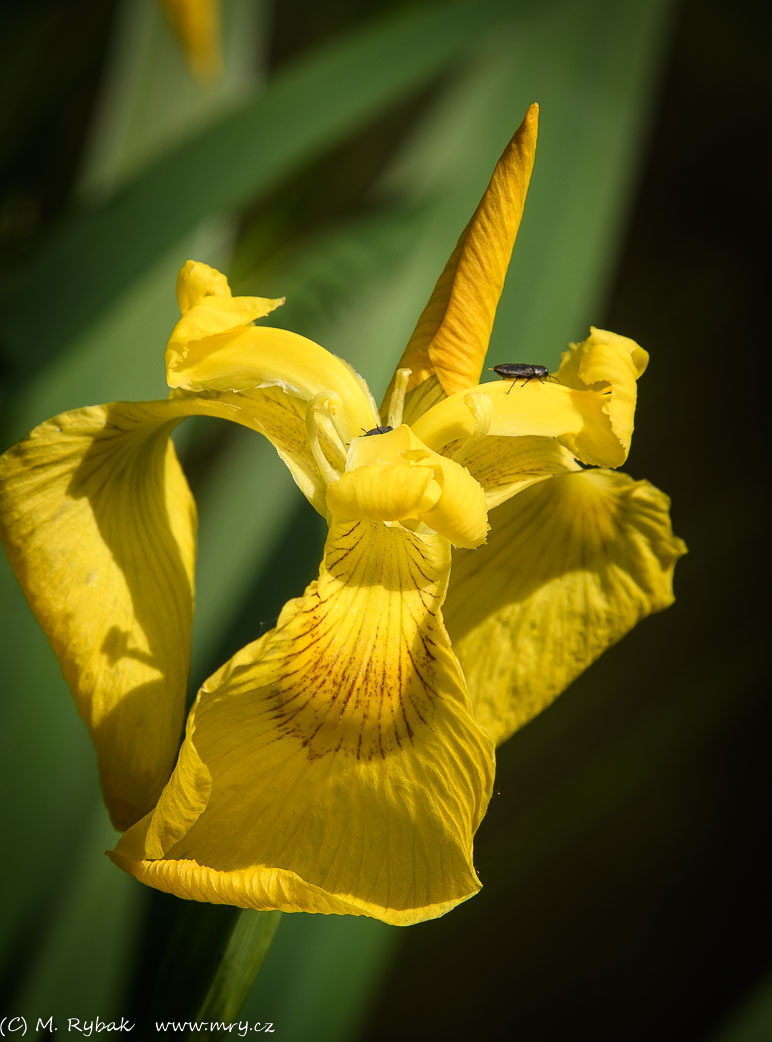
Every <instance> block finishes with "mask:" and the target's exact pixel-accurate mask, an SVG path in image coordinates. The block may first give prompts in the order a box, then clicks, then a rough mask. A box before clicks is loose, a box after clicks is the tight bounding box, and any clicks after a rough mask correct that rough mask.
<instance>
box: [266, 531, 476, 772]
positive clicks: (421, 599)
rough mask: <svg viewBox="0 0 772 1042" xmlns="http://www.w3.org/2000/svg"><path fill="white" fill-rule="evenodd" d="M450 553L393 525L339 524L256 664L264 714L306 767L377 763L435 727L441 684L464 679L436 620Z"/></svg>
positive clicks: (457, 685) (459, 684)
mask: <svg viewBox="0 0 772 1042" xmlns="http://www.w3.org/2000/svg"><path fill="white" fill-rule="evenodd" d="M448 564H449V549H448V545H447V543H446V541H445V540H442V539H441V538H440V537H437V536H432V537H430V538H429V539H428V540H427V539H425V538H423V537H419V536H416V535H414V534H413V533H411V532H408V531H406V530H405V529H402V528H399V527H396V526H395V527H387V526H386V525H383V524H379V523H370V522H355V523H353V524H351V523H346V524H342V525H337V526H335V529H334V530H333V532H332V533H331V535H330V539H329V540H328V544H327V550H326V554H325V560H324V564H323V566H322V570H321V573H320V576H319V579H318V580H317V582H316V583H313V584H312V585H311V586H310V587H309V589H308V590H307V592H306V595H305V596H304V597H303V598H302V599H301V600H299V601H295V602H292V604H291V605H290V606H289V610H288V611H287V613H286V615H285V617H284V618H282V619H280V620H279V625H278V626H277V628H276V630H275V633H274V636H273V639H272V640H271V641H270V643H269V645H268V647H267V649H266V652H265V657H264V660H263V662H264V665H265V667H266V668H267V670H268V682H267V685H266V693H267V697H268V700H269V703H270V706H271V708H270V711H269V715H270V717H271V719H272V721H273V722H274V724H275V726H276V727H277V729H278V731H279V733H280V734H281V735H282V736H283V737H286V738H293V739H295V740H296V741H298V742H299V743H300V744H301V745H302V746H303V748H304V749H305V750H306V751H307V754H308V757H309V759H311V760H315V759H318V758H319V757H322V756H326V755H329V754H331V753H335V752H340V753H342V754H344V755H348V756H352V757H354V758H355V759H357V760H371V759H373V758H376V757H380V758H382V759H385V758H386V757H388V756H389V755H390V754H392V753H395V752H397V751H398V750H400V749H401V748H402V747H403V745H405V744H406V743H412V742H413V741H414V740H415V739H416V736H417V735H418V734H419V733H420V732H421V731H422V730H424V729H426V728H431V727H432V720H433V718H434V716H435V706H436V705H437V702H438V699H439V697H440V688H442V689H443V690H446V689H447V688H448V686H450V687H451V688H452V689H453V690H459V689H462V690H463V681H462V680H461V678H460V672H459V671H458V666H457V663H456V661H455V658H454V656H453V655H452V652H451V651H450V644H449V641H448V637H447V634H446V632H445V629H444V625H443V623H442V622H441V620H439V619H438V612H439V609H440V606H441V604H442V600H443V598H444V594H445V587H446V579H447V573H448Z"/></svg>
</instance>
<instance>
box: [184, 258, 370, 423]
mask: <svg viewBox="0 0 772 1042" xmlns="http://www.w3.org/2000/svg"><path fill="white" fill-rule="evenodd" d="M177 296H178V300H179V302H180V308H181V309H182V311H183V314H182V317H181V318H180V320H179V322H178V323H177V325H176V326H175V328H174V330H173V332H172V335H171V337H170V338H169V343H168V346H167V350H166V379H167V382H168V384H169V386H170V387H172V388H174V389H180V390H184V391H193V392H211V391H217V392H227V391H238V392H250V391H253V390H255V389H258V388H265V387H279V388H281V389H282V390H284V391H286V392H287V393H288V394H292V395H294V396H296V397H298V398H300V399H301V400H303V401H305V402H308V401H310V400H311V399H312V398H314V397H315V396H316V395H318V394H320V393H322V392H333V393H334V394H337V395H338V397H339V398H340V400H341V403H342V411H341V425H342V433H343V434H344V435H345V437H346V439H347V440H350V439H351V438H354V437H357V436H358V435H359V434H361V433H362V431H363V430H365V431H366V430H370V429H371V428H373V427H376V426H377V425H378V422H379V420H378V412H377V410H376V408H375V404H374V402H373V400H372V397H371V396H370V393H369V391H368V389H367V384H366V383H365V382H364V380H363V379H362V378H361V377H360V376H359V375H358V373H356V372H355V371H354V370H353V369H352V368H351V366H349V365H348V363H346V362H344V361H343V360H342V359H340V358H337V357H336V356H335V355H332V354H330V352H329V351H325V349H324V348H323V347H320V346H319V345H318V344H315V343H314V342H313V341H312V340H308V339H306V337H302V336H299V335H298V334H296V333H290V332H288V331H287V330H284V329H272V328H268V327H256V326H252V325H250V324H249V323H251V322H252V321H253V320H254V319H257V318H262V317H263V316H264V315H267V314H268V313H269V312H270V311H272V310H273V308H275V307H277V306H278V305H279V304H281V303H282V300H268V299H266V298H262V297H232V296H231V291H230V287H229V286H228V282H227V279H225V277H224V276H223V275H221V274H220V272H218V271H215V269H214V268H210V267H209V266H208V265H206V264H200V263H199V262H196V261H188V262H187V263H186V264H185V266H184V267H183V268H182V270H181V271H180V275H179V279H178V287H177Z"/></svg>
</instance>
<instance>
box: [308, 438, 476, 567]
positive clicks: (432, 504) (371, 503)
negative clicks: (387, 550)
mask: <svg viewBox="0 0 772 1042" xmlns="http://www.w3.org/2000/svg"><path fill="white" fill-rule="evenodd" d="M347 467H348V468H349V469H347V472H346V473H345V474H343V476H342V477H341V478H340V480H339V481H338V482H336V483H335V484H331V485H330V486H329V488H328V489H327V507H328V510H329V512H330V514H331V515H332V516H333V517H335V518H338V519H339V520H362V521H401V522H405V523H413V524H414V525H417V524H421V523H422V524H425V525H427V526H428V527H429V528H430V529H432V531H434V532H438V533H439V534H440V535H444V536H445V538H446V539H449V540H450V541H451V543H453V545H454V546H466V547H473V546H479V545H480V543H482V542H484V541H485V536H486V533H487V531H488V521H487V513H486V508H485V494H484V492H483V490H482V488H481V487H480V485H479V484H478V483H477V482H476V481H475V480H474V478H472V477H471V476H470V474H469V472H468V471H467V470H466V469H465V468H464V467H462V466H460V465H459V464H458V463H456V462H455V461H454V460H450V459H447V458H446V457H444V456H440V455H439V454H438V453H436V452H432V451H431V450H430V449H427V447H426V446H425V445H423V444H422V443H421V441H420V440H419V439H418V438H416V436H415V435H414V434H413V432H412V431H411V430H410V428H409V427H408V426H407V425H405V424H403V425H402V426H400V427H398V428H397V429H396V430H394V431H389V432H388V433H386V434H378V435H371V436H370V437H363V438H357V439H355V440H354V441H353V442H352V443H351V448H350V450H349V459H348V464H347Z"/></svg>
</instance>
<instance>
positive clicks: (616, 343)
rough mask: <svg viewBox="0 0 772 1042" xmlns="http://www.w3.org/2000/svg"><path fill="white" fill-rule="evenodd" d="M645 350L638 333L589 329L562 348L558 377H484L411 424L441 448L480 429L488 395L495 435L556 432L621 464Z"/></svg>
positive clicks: (588, 454) (598, 458)
mask: <svg viewBox="0 0 772 1042" xmlns="http://www.w3.org/2000/svg"><path fill="white" fill-rule="evenodd" d="M647 361H648V355H647V354H646V352H645V351H644V350H643V348H641V347H639V346H638V344H636V343H635V341H633V340H629V339H628V338H627V337H622V336H618V335H617V334H616V333H608V332H606V331H605V330H600V329H594V328H593V329H591V330H590V336H589V337H588V339H587V340H585V341H584V342H583V343H581V344H572V345H571V347H570V349H569V350H568V351H567V352H565V353H564V355H563V361H562V363H561V366H560V369H559V370H558V372H557V374H556V375H555V378H554V379H550V380H538V379H535V380H527V381H499V382H493V381H492V382H488V383H484V384H480V385H479V386H478V387H473V388H470V389H469V390H468V391H466V392H464V393H462V394H454V395H451V396H450V397H448V398H445V399H443V400H442V401H440V402H437V403H436V404H435V405H433V406H432V407H431V408H430V409H428V411H427V412H425V413H424V414H423V415H421V416H420V417H419V418H418V419H417V420H416V421H415V422H414V423H413V429H414V430H415V432H416V434H417V435H418V437H419V438H421V440H422V441H423V442H425V443H426V444H427V445H428V446H430V447H431V448H432V449H434V450H435V451H436V452H447V451H449V450H448V448H447V446H448V445H450V443H452V442H454V441H463V440H464V439H468V438H471V437H473V436H475V435H476V434H477V433H478V426H479V423H478V418H477V417H478V414H479V412H480V409H479V408H478V409H475V408H473V407H472V405H473V404H474V402H475V401H483V402H485V403H486V408H485V410H484V411H485V414H486V416H487V417H488V425H487V427H486V431H485V433H487V434H488V435H490V436H492V437H509V438H514V437H517V438H520V437H543V438H558V439H559V440H560V442H561V444H562V445H564V446H565V447H566V448H568V449H569V450H570V451H571V452H572V453H573V455H574V456H576V457H578V458H579V459H581V460H582V462H584V463H589V464H593V465H595V466H603V467H618V466H620V465H621V464H622V463H624V461H625V459H626V458H627V454H628V452H629V449H630V439H631V437H632V432H633V420H634V416H635V402H636V380H637V379H638V377H639V376H640V375H641V373H643V371H644V370H645V368H646V363H647Z"/></svg>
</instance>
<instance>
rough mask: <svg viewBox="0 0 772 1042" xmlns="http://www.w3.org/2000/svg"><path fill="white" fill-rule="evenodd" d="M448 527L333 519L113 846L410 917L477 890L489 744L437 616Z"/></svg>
mask: <svg viewBox="0 0 772 1042" xmlns="http://www.w3.org/2000/svg"><path fill="white" fill-rule="evenodd" d="M449 566H450V548H449V545H448V543H447V542H446V541H445V540H444V539H442V538H440V537H437V536H433V537H429V538H426V539H424V538H420V537H418V536H415V535H413V534H411V533H408V532H405V531H403V530H401V529H398V528H389V527H387V526H385V525H382V524H377V523H376V524H368V523H362V522H360V523H353V524H351V523H349V524H336V525H334V526H333V528H332V530H331V532H330V536H329V539H328V542H327V546H326V548H325V559H324V562H323V565H322V568H321V571H320V575H319V579H318V580H317V581H316V582H314V583H312V584H311V586H310V587H309V588H308V590H307V591H306V593H305V595H304V596H303V597H302V598H299V599H298V600H295V601H291V602H290V603H289V604H288V605H286V607H285V608H284V610H283V612H282V614H281V616H280V618H279V623H278V626H277V628H276V629H275V630H274V631H272V632H271V633H270V634H267V635H266V636H265V637H263V638H261V640H260V641H258V642H257V643H256V644H254V645H250V646H249V647H247V648H245V649H244V650H243V651H241V652H240V653H239V654H238V655H237V656H236V657H235V658H234V659H233V660H232V661H231V662H230V663H228V664H227V665H226V666H225V667H224V668H223V669H222V670H220V672H219V673H217V674H216V675H215V676H214V677H212V679H211V680H210V681H209V682H208V683H207V684H206V685H205V686H204V688H203V689H202V692H201V694H200V696H199V701H198V703H197V705H196V707H195V709H194V713H193V715H192V718H191V720H190V723H189V727H188V734H187V737H186V740H185V743H184V745H183V748H182V751H181V754H180V760H179V763H178V767H177V769H176V770H175V773H174V775H173V776H172V779H171V781H170V783H169V785H168V787H167V789H166V791H165V792H164V794H163V796H162V798H161V801H160V802H159V804H158V808H157V810H156V811H155V813H154V814H150V815H148V816H147V817H146V818H145V819H144V820H143V821H142V822H140V823H138V824H137V825H136V826H135V827H134V828H133V829H132V830H131V831H130V832H128V833H127V834H126V835H125V836H124V837H123V839H122V840H121V842H120V843H119V845H118V847H117V848H116V850H115V852H114V853H113V855H112V857H113V859H114V860H115V861H116V863H117V864H119V865H120V866H121V867H122V868H124V869H125V870H126V871H128V872H130V873H132V874H133V875H135V876H136V877H137V878H138V879H140V880H142V882H145V883H147V884H149V885H151V886H155V887H157V888H159V889H161V890H166V891H169V892H170V893H173V894H177V895H178V896H180V897H187V898H194V899H196V900H203V901H210V902H213V903H228V904H235V905H238V906H241V907H249V908H279V909H284V910H286V911H306V912H323V913H348V914H353V915H369V916H373V917H375V918H378V919H382V920H383V921H384V922H387V923H393V924H396V925H407V924H409V923H414V922H420V921H422V920H424V919H429V918H433V917H435V916H437V915H441V914H442V913H444V912H446V911H448V910H449V909H450V908H452V907H453V906H454V905H456V904H458V903H459V902H460V901H463V900H465V899H466V898H467V897H470V896H471V895H472V894H473V893H475V892H476V891H477V890H478V889H479V885H480V884H479V881H478V879H477V876H476V874H475V871H474V868H473V864H472V839H473V836H474V832H475V830H476V828H477V826H478V824H479V822H480V820H481V817H482V815H483V813H484V811H485V808H486V805H487V801H488V798H489V794H490V788H491V784H492V771H493V757H492V745H491V743H490V740H489V739H488V738H487V736H486V735H485V734H484V732H483V731H482V730H481V729H480V728H479V727H478V726H477V725H476V724H475V723H474V721H473V720H472V719H471V716H470V714H469V710H468V699H467V696H466V693H465V689H464V681H463V676H462V674H461V672H460V670H459V667H458V663H457V662H456V659H455V657H454V655H453V653H452V651H451V648H450V644H449V641H448V638H447V634H446V633H445V629H444V626H443V624H442V619H441V615H440V606H441V604H442V599H443V596H444V590H445V585H446V582H447V574H448V569H449Z"/></svg>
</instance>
